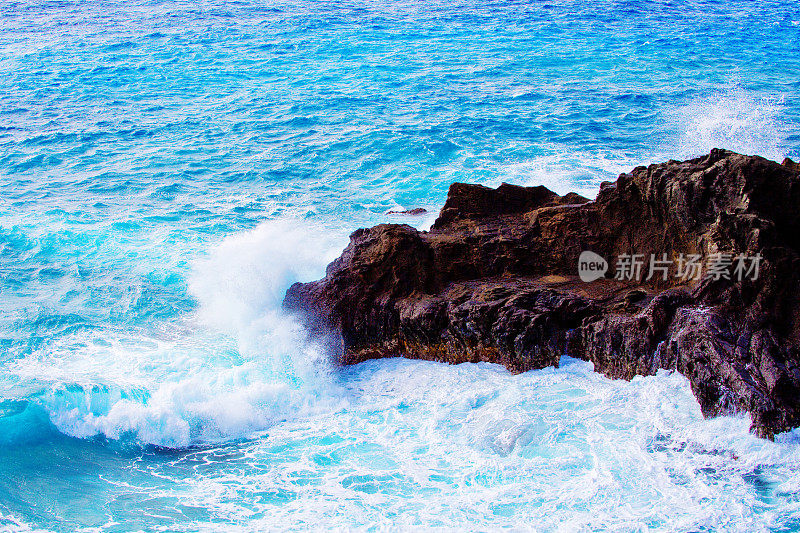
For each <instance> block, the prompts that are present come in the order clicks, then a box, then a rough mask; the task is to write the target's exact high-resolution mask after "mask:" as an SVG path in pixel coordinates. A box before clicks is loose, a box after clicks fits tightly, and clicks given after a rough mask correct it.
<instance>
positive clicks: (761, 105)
mask: <svg viewBox="0 0 800 533" xmlns="http://www.w3.org/2000/svg"><path fill="white" fill-rule="evenodd" d="M783 114H784V98H783V96H780V95H773V96H764V95H758V94H755V93H752V92H748V91H745V90H743V89H741V88H734V89H731V90H728V91H725V92H716V93H712V94H710V95H708V96H706V97H703V98H701V99H698V100H697V101H695V102H692V103H691V104H689V105H687V106H684V107H681V108H679V109H678V110H676V111H675V112H673V113H672V114H671V115H672V116H669V117H668V120H671V121H673V122H675V124H676V125H677V129H678V130H679V139H678V142H677V153H676V154H673V155H670V157H671V158H674V159H680V158H690V157H695V156H699V155H703V154H707V153H708V152H709V151H710V150H711V149H712V148H725V149H728V150H733V151H734V152H739V153H743V154H748V155H760V156H762V157H766V158H768V159H773V160H776V161H781V160H782V159H783V158H784V157H785V156H786V155H787V154H786V147H785V138H786V135H787V128H788V127H787V124H785V123H784V120H783V118H782V117H783Z"/></svg>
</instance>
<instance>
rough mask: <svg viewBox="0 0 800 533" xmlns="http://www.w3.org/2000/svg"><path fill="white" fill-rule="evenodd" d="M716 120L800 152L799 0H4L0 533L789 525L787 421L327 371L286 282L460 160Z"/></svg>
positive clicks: (736, 139)
mask: <svg viewBox="0 0 800 533" xmlns="http://www.w3.org/2000/svg"><path fill="white" fill-rule="evenodd" d="M713 147H721V148H727V149H731V150H735V151H738V152H742V153H746V154H756V155H761V156H764V157H767V158H770V159H774V160H778V161H780V160H782V158H784V157H786V156H788V157H792V158H795V159H798V158H800V4H796V3H792V2H782V1H781V2H778V1H749V0H748V1H744V0H707V1H703V0H687V1H685V2H678V1H669V0H655V1H644V0H631V1H623V0H616V1H615V0H597V1H593V2H583V1H577V0H549V1H543V0H531V1H526V0H484V1H480V2H478V1H470V0H467V1H464V0H455V1H450V2H443V1H439V0H418V1H414V2H404V1H396V0H383V1H380V2H377V1H374V0H366V1H361V2H350V1H329V2H324V1H311V0H295V1H292V2H288V1H282V0H278V1H270V0H263V1H256V0H239V1H233V0H231V1H206V0H195V1H171V0H170V1H167V0H163V1H162V0H127V1H106V0H76V1H69V0H30V1H14V0H4V1H2V2H0V531H6V530H7V531H58V532H62V531H64V532H72V531H92V532H98V531H102V532H117V531H268V530H270V531H271V530H308V529H311V530H322V529H333V530H359V531H375V530H381V531H383V530H389V531H393V530H403V531H417V530H430V529H433V530H441V531H455V530H459V531H462V530H478V531H493V530H498V529H507V530H512V531H528V530H538V531H580V530H614V531H708V530H726V531H768V530H769V531H795V530H800V430H797V431H793V432H788V433H784V434H782V435H778V436H777V438H776V439H775V441H774V442H771V441H766V440H761V439H758V438H756V437H754V436H752V435H750V434H749V433H748V427H749V418H748V417H747V415H741V416H731V417H721V418H717V419H712V420H705V419H703V416H702V415H701V413H700V408H699V406H698V404H697V402H696V401H695V399H694V397H693V395H692V393H691V390H690V388H689V384H688V382H687V380H686V379H685V378H683V377H682V376H680V375H679V374H676V373H669V372H666V371H662V372H660V373H659V374H658V375H657V376H652V377H639V378H635V379H634V380H632V381H630V382H626V381H616V380H610V379H607V378H605V377H603V376H601V375H598V374H595V373H594V372H593V371H592V365H591V364H590V363H586V362H582V361H577V360H574V359H569V358H567V357H564V358H563V359H562V361H561V365H560V367H559V368H558V369H554V368H551V369H545V370H538V371H531V372H527V373H524V374H520V375H512V374H510V373H509V372H508V371H506V370H505V369H503V368H502V367H500V366H497V365H491V364H462V365H456V366H448V365H445V364H439V363H432V362H422V361H410V360H405V359H401V358H393V359H384V360H378V361H368V362H366V363H362V364H359V365H355V366H353V367H349V368H337V367H335V366H333V365H332V364H331V363H330V361H329V360H328V358H327V355H326V352H325V350H324V349H323V348H322V347H321V346H320V345H319V344H318V343H317V341H315V340H314V339H312V338H309V337H308V335H307V334H306V333H305V332H304V331H303V329H302V328H301V327H300V326H299V324H298V323H297V322H296V320H295V319H294V318H293V317H291V316H287V315H286V314H285V313H284V312H282V310H281V300H282V298H283V295H284V293H285V290H286V289H287V288H288V286H289V285H290V284H291V283H293V282H295V281H309V280H313V279H318V278H320V277H322V276H323V275H324V271H325V265H326V264H327V263H328V262H330V261H331V260H332V259H334V258H335V257H337V256H338V254H339V253H340V252H341V250H342V249H343V248H344V246H345V245H346V244H347V240H348V235H349V233H350V232H352V231H353V230H355V229H356V228H359V227H364V226H370V225H374V224H377V223H381V222H403V223H409V224H412V225H414V226H416V227H418V228H421V229H424V228H427V227H428V226H429V225H430V224H431V223H432V221H433V219H434V218H435V216H436V213H437V212H438V209H439V208H441V206H442V204H443V203H444V200H445V198H446V194H447V188H448V186H449V184H450V183H452V182H454V181H461V182H468V183H481V184H484V185H488V186H497V185H499V184H500V183H502V182H509V183H515V184H520V185H539V184H543V185H546V186H547V187H549V188H551V189H553V190H555V191H556V192H559V193H566V192H568V191H576V192H579V193H581V194H584V195H587V196H589V197H594V195H595V194H596V191H597V188H598V186H599V184H600V183H601V182H602V181H606V180H613V179H615V178H616V176H617V175H618V174H619V173H620V172H625V171H628V170H630V169H632V168H633V167H634V166H637V165H642V164H649V163H654V162H660V161H664V160H667V159H682V158H687V157H691V156H697V155H701V154H703V153H707V152H708V151H709V150H710V149H711V148H713ZM417 207H422V208H425V209H427V210H428V214H427V215H424V216H420V217H402V216H401V217H398V216H394V215H389V214H387V212H388V211H391V210H403V209H412V208H417Z"/></svg>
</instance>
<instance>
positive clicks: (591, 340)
mask: <svg viewBox="0 0 800 533" xmlns="http://www.w3.org/2000/svg"><path fill="white" fill-rule="evenodd" d="M799 249H800V169H798V166H797V165H796V164H795V163H793V162H791V161H788V160H787V161H786V162H784V163H783V165H780V164H778V163H775V162H772V161H768V160H766V159H763V158H760V157H750V156H743V155H739V154H735V153H732V152H727V151H724V150H713V151H712V152H711V153H710V154H709V155H707V156H705V157H701V158H697V159H693V160H690V161H683V162H678V161H668V162H666V163H662V164H659V165H650V166H649V167H638V168H635V169H634V170H633V171H632V172H631V173H629V174H622V175H621V176H620V177H619V178H618V179H617V181H616V182H615V183H604V184H603V185H602V186H601V188H600V192H599V194H598V196H597V199H596V200H595V201H588V200H587V199H586V198H582V197H581V196H579V195H576V194H574V193H570V194H568V195H566V196H559V195H557V194H555V193H553V192H552V191H549V190H548V189H546V188H544V187H518V186H513V185H505V184H504V185H502V186H500V187H499V188H497V189H489V188H486V187H482V186H480V185H466V184H460V183H454V184H453V185H452V186H451V187H450V191H449V194H448V198H447V202H446V203H445V205H444V207H443V208H442V211H441V213H440V216H439V218H438V219H437V221H436V222H435V223H434V225H433V227H432V229H431V231H430V232H420V231H417V230H415V229H414V228H412V227H410V226H406V225H395V224H382V225H379V226H375V227H373V228H369V229H360V230H358V231H356V232H355V233H353V234H352V235H351V237H350V244H349V245H348V247H347V248H346V249H345V250H344V252H343V253H342V256H341V257H340V258H339V259H337V260H336V261H334V262H333V263H331V264H330V265H329V266H328V270H327V274H326V276H325V278H324V279H322V280H320V281H316V282H312V283H305V284H295V285H293V286H292V287H291V288H290V289H289V291H288V293H287V295H286V299H285V302H284V304H285V306H286V307H287V308H289V309H293V310H296V311H301V312H302V314H303V316H304V317H305V318H306V321H307V324H308V325H309V326H310V327H311V329H312V330H314V331H316V332H318V333H320V334H327V335H331V336H332V337H333V338H335V339H337V341H338V342H337V344H338V353H337V355H338V357H339V360H340V362H342V363H344V364H349V363H355V362H358V361H362V360H365V359H369V358H376V357H387V356H395V355H404V356H407V357H416V358H423V359H432V360H437V361H448V362H454V363H455V362H463V361H491V362H497V363H501V364H503V365H505V366H506V367H508V368H509V369H511V370H513V371H517V372H522V371H525V370H529V369H534V368H543V367H546V366H551V365H557V364H558V361H559V358H560V357H561V355H563V354H568V355H571V356H574V357H579V358H582V359H586V360H590V361H592V362H593V363H594V365H595V369H596V370H597V371H600V372H603V373H604V374H606V375H608V376H610V377H614V378H624V379H630V378H632V377H633V376H635V375H649V374H654V373H655V372H656V371H658V370H659V369H661V368H664V369H670V370H677V371H679V372H681V373H682V374H684V375H685V376H686V377H687V378H688V379H689V381H690V382H691V385H692V388H693V390H694V393H695V395H696V396H697V399H698V401H699V402H700V405H701V407H702V409H703V413H704V414H706V415H707V416H713V415H718V414H725V413H732V412H736V411H743V410H746V411H749V412H750V413H751V415H752V419H753V430H754V431H755V432H757V433H758V434H760V435H762V436H767V437H769V436H772V435H773V434H774V433H775V432H780V431H785V430H788V429H790V428H793V427H796V426H798V425H800V306H798V303H800V274H798V272H799V271H800V255H798V252H799V251H800V250H799ZM584 250H591V251H593V252H595V253H597V254H599V255H600V256H602V257H604V258H606V259H607V260H609V263H610V272H609V273H608V274H607V278H604V279H599V280H597V281H594V282H591V283H583V282H581V281H580V280H579V279H578V277H577V276H576V274H577V264H578V256H579V255H580V254H581V252H582V251H584ZM621 254H642V257H643V258H644V262H643V266H642V274H643V275H642V277H641V279H640V280H638V281H637V280H636V279H634V280H618V279H610V278H613V277H614V274H615V273H617V274H624V272H621V271H620V272H617V264H616V261H615V260H616V258H617V257H618V256H620V255H621ZM651 254H652V257H653V258H655V259H664V258H666V259H668V260H672V261H675V260H677V259H679V258H681V257H683V258H687V257H688V256H689V254H696V256H697V260H698V263H699V264H701V265H702V271H701V273H702V276H697V278H696V279H685V278H680V277H677V276H676V274H678V272H676V264H675V263H674V262H673V263H672V266H671V267H670V270H669V272H668V273H667V274H668V276H667V279H663V275H662V273H661V272H660V271H658V270H657V269H654V274H656V275H654V276H653V277H652V279H650V280H649V281H648V280H647V279H646V278H647V274H648V273H649V267H650V266H651V265H650V263H651ZM662 254H666V256H663V255H662ZM715 254H730V256H728V258H729V259H731V260H734V261H735V260H736V259H735V258H736V256H739V255H743V256H747V257H748V258H749V257H754V256H756V254H760V257H761V261H760V264H759V271H758V275H757V277H756V276H755V275H754V273H753V272H750V273H749V275H746V276H737V275H736V274H735V271H734V269H733V268H734V265H731V267H730V268H729V269H728V270H726V272H728V274H729V275H728V278H730V279H726V277H724V276H722V277H720V276H716V275H714V273H713V270H711V269H709V264H710V263H709V261H710V260H711V259H713V258H715V257H717V256H715ZM652 266H654V267H656V266H657V264H656V263H653V265H652ZM751 266H752V264H751ZM620 277H623V278H624V276H620ZM740 277H741V279H739V278H740ZM753 278H755V279H753Z"/></svg>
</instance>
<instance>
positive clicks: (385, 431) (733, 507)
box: [191, 359, 800, 531]
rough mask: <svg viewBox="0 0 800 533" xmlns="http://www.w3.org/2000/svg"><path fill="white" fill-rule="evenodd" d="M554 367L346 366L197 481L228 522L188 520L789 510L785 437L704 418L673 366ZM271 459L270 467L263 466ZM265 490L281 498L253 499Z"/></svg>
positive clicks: (423, 521) (641, 520)
mask: <svg viewBox="0 0 800 533" xmlns="http://www.w3.org/2000/svg"><path fill="white" fill-rule="evenodd" d="M562 363H563V364H562V367H561V368H559V369H545V370H541V371H532V372H528V373H525V374H522V375H517V376H515V375H511V374H509V373H508V372H507V371H505V370H504V369H502V368H501V367H499V366H497V365H488V364H478V365H473V364H464V365H457V366H449V365H444V364H437V363H428V362H421V361H406V360H400V359H391V360H384V361H379V362H367V363H365V364H362V365H358V366H357V367H355V368H353V369H351V370H349V371H348V372H347V383H348V384H347V389H346V391H345V392H346V394H347V395H348V396H349V397H350V398H351V400H350V404H349V406H348V408H347V409H345V410H340V411H337V412H335V413H331V412H329V413H325V414H324V415H322V416H313V415H312V416H309V417H306V418H303V419H298V420H294V421H287V422H286V423H283V424H279V425H277V426H274V427H273V428H272V429H271V430H270V434H269V435H267V436H264V437H263V438H262V439H260V440H259V441H258V442H254V443H252V444H251V445H250V446H249V447H248V449H247V456H248V461H247V464H250V465H254V464H259V462H262V463H263V464H264V467H263V468H255V467H254V468H251V469H250V470H248V471H247V473H246V474H243V475H242V476H234V477H231V476H229V475H218V474H214V473H210V474H208V475H204V476H201V478H200V479H195V480H194V484H193V487H194V492H193V493H192V495H191V501H192V502H193V504H195V505H202V506H203V507H204V508H207V509H211V510H217V511H218V512H220V513H225V515H226V516H228V517H230V519H229V521H228V523H226V524H225V525H224V526H223V525H220V524H203V527H207V528H208V529H210V530H217V529H219V530H222V529H227V528H230V525H231V523H241V524H246V525H243V526H242V527H241V529H240V530H242V531H255V530H259V529H283V528H289V527H291V526H292V525H293V524H297V523H299V522H298V521H302V523H303V524H304V527H308V528H315V527H323V526H325V527H328V528H331V527H333V528H337V527H338V528H343V529H352V528H364V527H368V526H369V525H372V526H377V527H386V528H401V529H402V528H415V529H419V528H436V527H446V528H449V529H460V528H463V529H466V530H476V529H477V530H485V529H497V528H503V527H508V528H518V527H519V524H526V526H527V527H530V528H532V529H536V530H540V529H541V530H570V531H574V530H596V529H602V530H608V529H612V530H626V531H627V530H639V529H647V530H656V531H665V530H673V531H674V530H697V529H704V528H710V529H725V530H730V531H760V530H766V529H768V528H770V527H774V526H775V525H777V524H780V523H782V522H785V521H786V520H787V517H790V516H792V514H793V513H797V512H800V506H799V504H798V503H797V502H796V501H793V500H792V496H791V494H792V492H791V491H793V490H795V489H796V488H797V484H798V482H800V443H798V442H797V441H796V440H794V439H793V438H789V439H788V440H789V441H791V442H784V441H783V439H785V438H786V437H782V438H781V439H779V440H778V442H775V443H773V442H769V441H764V440H761V439H757V438H755V437H753V436H752V435H750V434H749V433H748V425H749V420H748V419H747V418H746V417H725V418H719V419H716V420H712V421H707V420H704V419H703V417H702V414H701V413H700V409H699V407H698V405H697V402H696V401H695V400H694V397H693V395H692V393H691V390H690V387H689V384H688V382H687V380H686V379H685V378H683V377H682V376H680V375H678V374H676V373H669V372H661V373H660V374H659V375H658V376H655V377H647V378H636V379H634V380H633V381H630V382H626V381H614V380H609V379H607V378H604V377H603V376H600V375H598V374H595V373H593V371H592V365H591V364H588V363H584V362H580V361H574V360H571V359H564V360H563V361H562ZM276 450H280V451H279V452H276ZM275 453H279V455H280V457H281V458H282V460H281V461H278V462H271V461H269V460H267V459H268V458H269V457H272V456H273V454H275ZM287 457H291V460H286V459H287ZM231 484H234V485H235V486H237V491H235V496H228V492H227V491H226V490H225V489H226V487H229V486H230V485H231ZM278 493H279V494H284V495H287V498H286V499H282V500H281V501H279V502H271V501H269V498H263V497H262V496H263V495H264V494H278ZM243 502H244V503H243ZM253 515H256V516H258V517H259V518H254V519H253V518H250V517H252V516H253ZM234 530H236V529H235V528H234Z"/></svg>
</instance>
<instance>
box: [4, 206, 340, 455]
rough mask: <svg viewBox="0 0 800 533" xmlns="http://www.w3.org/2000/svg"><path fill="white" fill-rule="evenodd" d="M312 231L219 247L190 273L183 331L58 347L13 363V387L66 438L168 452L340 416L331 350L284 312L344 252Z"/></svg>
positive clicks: (271, 233)
mask: <svg viewBox="0 0 800 533" xmlns="http://www.w3.org/2000/svg"><path fill="white" fill-rule="evenodd" d="M305 228H307V226H303V225H302V224H300V223H296V222H293V221H288V220H281V221H274V222H269V223H265V224H262V225H261V226H259V227H258V228H256V229H254V230H252V231H249V232H245V233H242V234H238V235H234V236H231V237H229V238H227V239H225V240H223V241H222V242H221V243H220V244H219V245H218V246H216V247H214V248H213V249H212V250H211V251H210V252H209V253H208V254H207V255H206V256H205V257H204V258H202V259H200V260H198V261H196V263H195V264H194V267H193V271H192V273H191V275H190V282H189V285H190V290H191V292H192V294H193V295H194V296H195V297H196V299H197V300H198V303H199V307H198V311H197V313H196V316H193V317H187V320H186V321H185V322H186V323H184V324H182V325H179V324H176V328H177V330H176V331H172V332H168V333H165V334H164V335H161V336H159V337H157V338H156V337H152V336H145V335H143V333H141V332H132V333H127V334H126V333H117V334H116V336H115V335H113V334H112V332H109V331H103V332H101V333H100V336H99V337H94V336H92V335H93V334H86V333H82V334H76V335H72V336H67V337H64V338H61V339H59V340H58V341H56V342H55V343H52V344H50V345H49V346H48V347H47V349H46V350H43V351H38V352H34V353H33V354H30V355H29V356H27V357H25V358H22V359H19V360H16V361H14V362H13V363H12V364H11V365H10V368H9V370H10V371H11V373H12V374H13V376H14V378H15V380H16V381H17V382H18V383H17V384H16V385H17V387H18V388H21V389H23V390H25V389H26V388H27V390H28V393H29V395H33V396H34V397H37V398H38V399H37V401H38V402H40V403H41V404H42V406H43V407H44V408H45V409H46V411H47V412H48V413H49V415H50V418H51V421H52V422H53V423H54V424H55V425H56V427H58V428H59V430H61V431H63V432H64V433H66V434H69V435H72V436H76V437H89V436H92V435H97V434H102V435H104V436H106V437H109V438H113V439H119V438H124V437H133V438H135V439H137V440H139V441H141V442H144V443H149V444H158V445H163V446H171V447H183V446H188V445H191V444H197V443H207V442H219V441H224V440H230V439H236V438H240V437H245V436H248V435H251V434H253V433H255V432H259V431H261V430H263V429H265V428H268V427H270V426H271V425H273V424H275V423H277V422H280V421H282V420H286V419H291V418H294V417H297V416H307V415H308V414H309V413H315V412H319V411H321V410H322V411H325V410H329V409H333V408H336V406H338V405H339V404H340V402H341V399H340V398H338V397H337V394H335V386H334V385H333V383H332V381H331V379H330V375H329V374H330V370H329V368H328V365H327V359H326V354H325V351H324V350H323V349H322V347H321V346H319V345H318V344H317V343H315V342H314V341H312V340H311V339H309V338H307V334H306V332H305V331H304V330H303V328H302V327H301V326H300V325H299V324H297V323H296V322H295V321H294V320H293V319H292V318H291V317H289V316H287V315H286V314H284V313H283V312H282V311H281V302H282V298H283V295H284V293H285V291H286V289H287V288H288V286H289V284H291V283H292V282H294V281H298V280H304V279H305V280H308V279H313V278H317V277H320V276H321V275H323V273H324V265H325V264H327V263H328V262H329V261H330V260H331V259H332V258H333V256H335V255H336V254H338V252H339V250H340V249H341V247H342V243H341V238H340V237H339V236H337V234H335V233H331V232H325V231H324V230H323V229H321V228H312V229H310V230H309V229H305ZM43 386H44V390H41V388H42V387H43Z"/></svg>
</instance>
